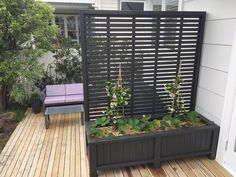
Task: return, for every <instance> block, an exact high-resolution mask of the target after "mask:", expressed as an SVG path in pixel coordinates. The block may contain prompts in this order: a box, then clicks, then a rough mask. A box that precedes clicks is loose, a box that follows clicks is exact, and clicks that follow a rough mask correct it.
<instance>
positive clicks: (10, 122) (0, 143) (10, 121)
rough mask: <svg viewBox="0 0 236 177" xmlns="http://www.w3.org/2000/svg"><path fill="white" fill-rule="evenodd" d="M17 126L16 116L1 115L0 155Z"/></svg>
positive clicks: (9, 114)
mask: <svg viewBox="0 0 236 177" xmlns="http://www.w3.org/2000/svg"><path fill="white" fill-rule="evenodd" d="M16 126H17V121H16V114H15V113H13V112H7V113H2V114H0V153H1V152H2V150H3V148H4V146H5V145H6V143H7V141H8V139H9V138H10V136H11V134H12V133H13V131H14V130H15V128H16Z"/></svg>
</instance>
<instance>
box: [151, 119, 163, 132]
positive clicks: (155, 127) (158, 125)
mask: <svg viewBox="0 0 236 177" xmlns="http://www.w3.org/2000/svg"><path fill="white" fill-rule="evenodd" d="M160 128H161V122H160V120H156V119H155V120H153V121H151V122H150V124H149V126H148V130H150V131H153V130H158V129H160Z"/></svg>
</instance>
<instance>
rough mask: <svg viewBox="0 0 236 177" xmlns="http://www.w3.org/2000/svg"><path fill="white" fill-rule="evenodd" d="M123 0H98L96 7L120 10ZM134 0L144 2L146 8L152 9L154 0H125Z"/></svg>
mask: <svg viewBox="0 0 236 177" xmlns="http://www.w3.org/2000/svg"><path fill="white" fill-rule="evenodd" d="M121 1H122V0H96V4H95V6H96V8H97V9H99V10H120V2H121ZM125 1H130V2H132V1H134V2H144V10H147V11H150V10H152V0H125Z"/></svg>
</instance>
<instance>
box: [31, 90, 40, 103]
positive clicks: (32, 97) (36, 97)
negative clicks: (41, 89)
mask: <svg viewBox="0 0 236 177" xmlns="http://www.w3.org/2000/svg"><path fill="white" fill-rule="evenodd" d="M39 99H40V94H39V93H38V92H36V91H33V92H32V93H31V95H30V100H31V102H32V101H34V100H39Z"/></svg>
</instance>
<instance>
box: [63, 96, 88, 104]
mask: <svg viewBox="0 0 236 177" xmlns="http://www.w3.org/2000/svg"><path fill="white" fill-rule="evenodd" d="M71 102H84V95H82V94H78V95H66V103H71Z"/></svg>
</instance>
